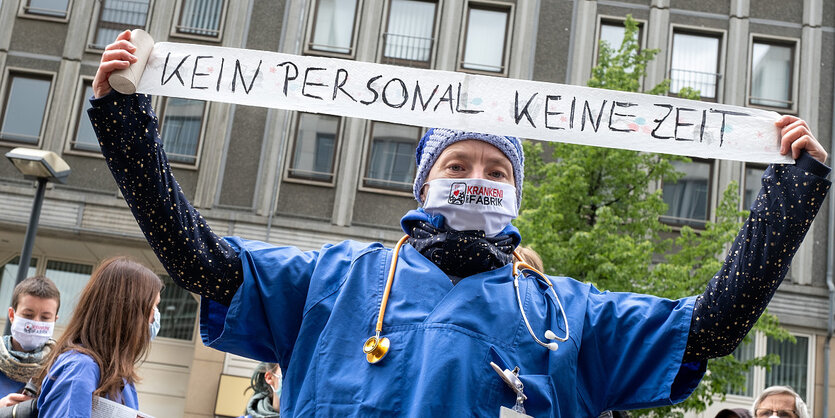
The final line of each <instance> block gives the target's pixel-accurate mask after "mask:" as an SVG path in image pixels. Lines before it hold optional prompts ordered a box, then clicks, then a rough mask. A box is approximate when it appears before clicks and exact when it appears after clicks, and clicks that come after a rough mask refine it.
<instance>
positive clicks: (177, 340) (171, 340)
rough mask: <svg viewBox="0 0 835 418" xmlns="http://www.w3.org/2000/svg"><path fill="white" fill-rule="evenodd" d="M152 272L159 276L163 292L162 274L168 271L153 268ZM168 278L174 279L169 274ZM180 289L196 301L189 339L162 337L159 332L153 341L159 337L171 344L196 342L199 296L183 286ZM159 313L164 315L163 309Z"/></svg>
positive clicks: (198, 323) (166, 273) (164, 274)
mask: <svg viewBox="0 0 835 418" xmlns="http://www.w3.org/2000/svg"><path fill="white" fill-rule="evenodd" d="M153 272H154V274H156V275H157V277H159V280H160V281H161V282H162V284H163V289H162V292H165V279H163V278H162V276H168V272H167V271H165V270H162V272H160V271H157V270H153ZM168 278H169V279H170V280H171V281H172V282H173V281H174V279H172V278H171V276H168ZM174 285H175V286H177V283H176V282H174ZM180 289H181V290H182V291H184V292H186V293H188V295H189V296H190V297H191V298H192V299H194V301H195V302H197V310H195V312H194V318H192V321H193V322H192V329H191V336H189V339H188V340H184V339H180V338H174V337H164V336H162V335H161V334H159V335H157V337H156V338H155V339H154V341H157V339H159V340H160V341H165V342H167V343H171V344H185V345H188V346H191V345H193V344H194V343H195V342H197V341H198V338H195V337H196V336H198V335H199V332H200V322H199V319H200V296H199V295H197V294H195V293H193V292H190V291H188V290H186V289H184V288H180ZM162 292H160V304H162V298H161V295H162ZM159 313H160V316H164V315H165V311H163V310H160V312H159Z"/></svg>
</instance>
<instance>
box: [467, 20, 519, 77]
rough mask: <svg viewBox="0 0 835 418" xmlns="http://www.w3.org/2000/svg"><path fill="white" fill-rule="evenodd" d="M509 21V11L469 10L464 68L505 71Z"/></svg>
mask: <svg viewBox="0 0 835 418" xmlns="http://www.w3.org/2000/svg"><path fill="white" fill-rule="evenodd" d="M507 19H508V12H507V11H503V10H493V9H477V8H474V7H471V8H470V9H469V11H468V13H467V38H466V40H465V42H464V44H465V46H464V63H463V64H462V67H464V68H467V69H470V70H480V71H491V72H497V73H500V72H502V71H503V70H504V46H505V36H507Z"/></svg>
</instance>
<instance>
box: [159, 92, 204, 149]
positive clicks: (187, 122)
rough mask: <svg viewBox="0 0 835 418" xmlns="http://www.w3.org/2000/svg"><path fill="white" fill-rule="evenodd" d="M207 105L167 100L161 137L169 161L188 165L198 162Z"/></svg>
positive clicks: (196, 101) (199, 102)
mask: <svg viewBox="0 0 835 418" xmlns="http://www.w3.org/2000/svg"><path fill="white" fill-rule="evenodd" d="M205 105H206V103H205V102H203V101H201V100H190V99H180V98H176V97H170V98H168V99H167V100H166V103H165V109H164V111H163V119H162V125H161V127H160V130H161V131H160V135H162V144H163V146H164V147H165V150H166V151H167V153H168V159H169V160H171V161H176V162H181V163H187V164H194V163H195V162H196V161H197V146H198V144H199V143H200V133H201V132H202V128H203V110H204V108H205Z"/></svg>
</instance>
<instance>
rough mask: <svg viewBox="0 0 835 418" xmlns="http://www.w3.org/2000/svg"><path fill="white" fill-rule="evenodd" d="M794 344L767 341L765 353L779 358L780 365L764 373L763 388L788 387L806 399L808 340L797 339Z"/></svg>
mask: <svg viewBox="0 0 835 418" xmlns="http://www.w3.org/2000/svg"><path fill="white" fill-rule="evenodd" d="M795 339H797V342H796V343H792V342H791V341H777V340H775V339H773V338H769V339H768V345H767V348H766V352H767V353H768V354H777V355H779V356H780V364H778V365H776V366H772V367H771V371H766V372H765V386H766V387H769V386H775V385H780V386H789V387H791V388H792V389H794V391H795V392H797V394H798V395H800V397H801V398H803V399H807V398H806V396H807V395H808V393H807V387H806V376H807V375H808V374H809V338H807V337H798V336H795Z"/></svg>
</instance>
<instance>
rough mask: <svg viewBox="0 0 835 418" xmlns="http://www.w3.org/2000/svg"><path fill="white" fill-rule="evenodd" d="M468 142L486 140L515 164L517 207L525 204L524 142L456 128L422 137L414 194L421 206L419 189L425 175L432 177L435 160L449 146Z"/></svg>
mask: <svg viewBox="0 0 835 418" xmlns="http://www.w3.org/2000/svg"><path fill="white" fill-rule="evenodd" d="M467 139H476V140H479V141H484V142H486V143H488V144H490V145H492V146H494V147H496V148H498V149H499V150H500V151H501V152H503V153H504V155H506V156H507V159H508V160H510V163H511V164H512V165H513V180H514V182H515V183H516V184H514V186H516V208H517V209H518V208H519V205H520V204H521V203H522V183H523V180H524V179H525V178H524V177H525V174H524V173H525V153H524V152H522V143H521V142H519V139H518V138H516V137H513V136H500V135H491V134H482V133H478V132H465V131H457V130H453V129H444V128H432V129H430V130H428V131H426V133H425V134H423V138H421V139H420V143H419V144H418V146H417V151H416V152H415V162H416V163H417V164H416V165H417V174H415V184H414V187H413V188H414V193H415V199H417V201H418V203H420V204H423V202H422V201H421V200H420V189H421V188H422V187H423V183H425V182H426V176H428V175H429V170H431V169H432V166H433V165H434V164H435V161H436V160H437V159H438V157H439V156H440V155H441V153H442V152H443V151H444V149H446V147H448V146H450V145H452V144H454V143H456V142H458V141H464V140H467Z"/></svg>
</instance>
